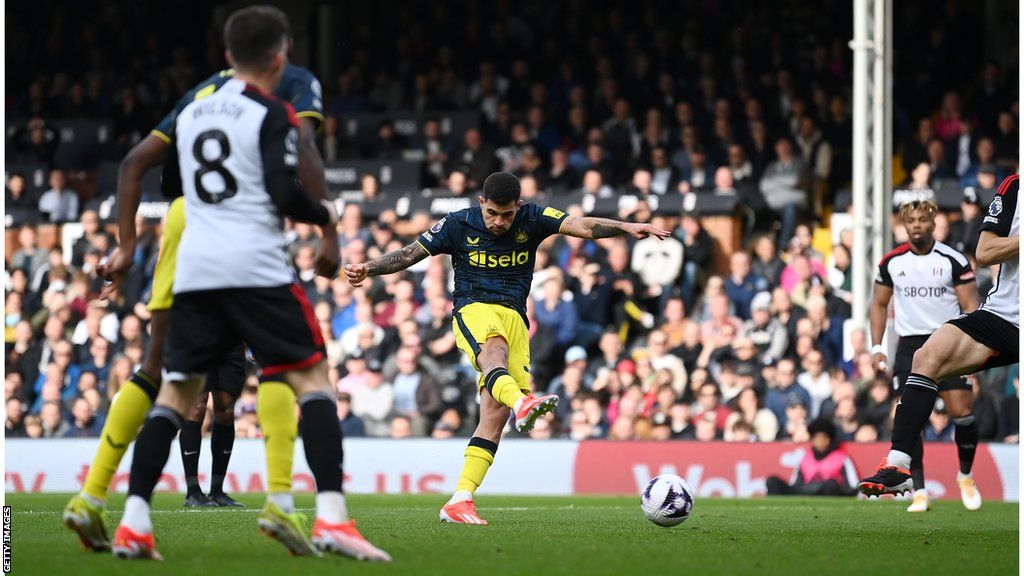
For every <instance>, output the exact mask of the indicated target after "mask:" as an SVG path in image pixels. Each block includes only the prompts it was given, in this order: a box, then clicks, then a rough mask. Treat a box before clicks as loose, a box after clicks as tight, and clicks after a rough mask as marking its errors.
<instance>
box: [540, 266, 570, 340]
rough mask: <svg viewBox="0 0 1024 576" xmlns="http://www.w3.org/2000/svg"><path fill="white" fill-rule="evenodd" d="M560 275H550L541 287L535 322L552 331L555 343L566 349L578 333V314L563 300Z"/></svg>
mask: <svg viewBox="0 0 1024 576" xmlns="http://www.w3.org/2000/svg"><path fill="white" fill-rule="evenodd" d="M563 286H564V285H563V283H562V275H561V273H557V272H556V273H554V274H552V275H551V276H550V277H549V278H548V279H547V281H546V282H544V285H543V298H542V299H540V300H538V301H537V306H536V307H535V312H536V314H537V322H538V323H540V324H542V325H544V326H547V327H549V328H550V329H552V330H553V331H554V335H555V342H556V344H557V346H558V347H559V348H561V349H566V348H568V347H569V346H570V345H571V344H572V343H573V341H574V340H575V339H576V335H577V334H578V333H579V314H578V313H577V312H576V307H575V306H573V304H572V302H567V301H566V300H564V299H563V297H562V294H563V291H564V289H563Z"/></svg>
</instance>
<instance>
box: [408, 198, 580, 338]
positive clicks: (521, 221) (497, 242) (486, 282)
mask: <svg viewBox="0 0 1024 576" xmlns="http://www.w3.org/2000/svg"><path fill="white" fill-rule="evenodd" d="M565 218H566V214H565V213H564V212H561V211H560V210H556V209H554V208H545V207H543V206H537V205H536V204H523V205H522V207H520V208H519V211H518V212H516V217H515V219H514V220H513V222H512V226H511V228H509V231H508V232H506V233H504V234H502V235H501V236H495V235H493V234H491V232H490V230H488V229H487V226H485V225H484V216H483V211H482V210H481V209H480V207H479V206H475V207H473V208H467V209H465V210H459V211H458V212H452V213H450V214H448V216H446V217H444V218H442V219H441V220H440V221H439V222H437V223H436V224H434V225H433V226H432V227H431V228H430V230H427V231H426V232H424V233H423V234H420V236H419V240H418V241H419V243H420V245H422V246H423V248H425V249H426V251H427V252H429V253H430V254H431V255H436V254H451V256H452V267H453V268H454V269H455V310H459V309H460V308H462V307H463V306H466V305H467V304H472V303H473V302H485V303H490V304H501V305H502V306H507V307H509V308H512V309H514V310H515V311H517V312H519V313H520V314H521V315H522V316H523V319H525V318H526V298H527V297H528V296H529V294H530V283H531V282H532V281H533V267H534V260H535V259H536V256H537V246H539V245H540V243H541V242H542V241H543V240H544V239H545V238H547V237H548V236H551V235H552V234H557V233H558V229H559V227H561V225H562V221H563V220H565Z"/></svg>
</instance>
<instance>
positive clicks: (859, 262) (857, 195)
mask: <svg viewBox="0 0 1024 576" xmlns="http://www.w3.org/2000/svg"><path fill="white" fill-rule="evenodd" d="M867 20H868V0H854V3H853V42H851V43H850V47H851V48H853V262H852V263H851V265H852V266H853V318H854V321H855V322H866V321H867V313H868V276H867V272H868V269H869V268H867V266H870V261H869V260H868V258H869V254H868V238H867V230H866V229H865V225H866V224H867V199H868V198H867V192H868V179H869V178H870V177H871V175H870V174H868V142H867V138H868V127H869V121H870V118H869V116H868V115H869V113H870V112H869V110H868V92H867V91H868V52H867V51H868V48H869V44H868V21H867Z"/></svg>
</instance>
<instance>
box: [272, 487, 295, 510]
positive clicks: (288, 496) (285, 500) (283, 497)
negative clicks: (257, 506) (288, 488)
mask: <svg viewBox="0 0 1024 576" xmlns="http://www.w3.org/2000/svg"><path fill="white" fill-rule="evenodd" d="M267 500H270V501H271V502H273V503H274V504H276V505H277V507H278V508H280V509H281V510H284V512H285V513H286V514H291V513H292V512H295V497H294V496H292V493H291V492H269V493H267Z"/></svg>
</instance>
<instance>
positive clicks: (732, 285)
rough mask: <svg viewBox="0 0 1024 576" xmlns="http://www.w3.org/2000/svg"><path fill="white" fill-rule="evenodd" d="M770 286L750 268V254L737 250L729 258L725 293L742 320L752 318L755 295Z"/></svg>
mask: <svg viewBox="0 0 1024 576" xmlns="http://www.w3.org/2000/svg"><path fill="white" fill-rule="evenodd" d="M767 288H768V281H767V280H765V279H764V278H761V277H759V276H756V275H754V274H753V273H752V272H751V270H750V256H749V255H748V254H747V253H746V252H735V253H733V255H732V256H731V257H730V258H729V278H728V279H727V280H726V282H725V293H726V294H727V295H728V296H729V301H730V302H731V303H732V305H733V308H734V309H735V310H736V315H737V316H739V318H740V319H741V320H750V303H751V301H752V300H753V299H754V295H755V294H757V293H758V292H761V291H763V290H766V289H767Z"/></svg>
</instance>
